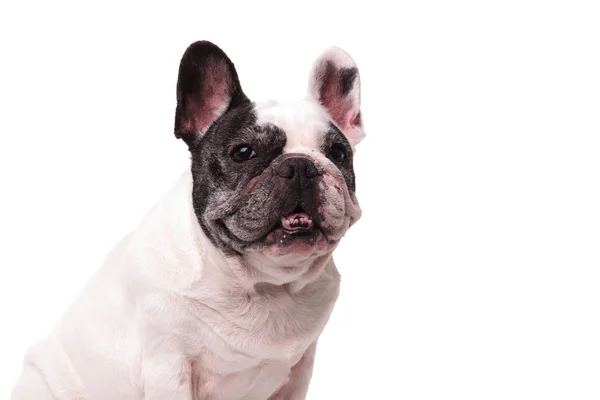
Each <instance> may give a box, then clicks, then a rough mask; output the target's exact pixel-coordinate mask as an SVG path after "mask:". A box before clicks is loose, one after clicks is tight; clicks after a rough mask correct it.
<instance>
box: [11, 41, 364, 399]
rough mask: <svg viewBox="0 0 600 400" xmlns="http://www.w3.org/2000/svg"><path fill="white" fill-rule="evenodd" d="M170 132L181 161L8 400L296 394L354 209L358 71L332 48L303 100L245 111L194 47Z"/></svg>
mask: <svg viewBox="0 0 600 400" xmlns="http://www.w3.org/2000/svg"><path fill="white" fill-rule="evenodd" d="M175 136H176V137H177V138H179V139H182V140H183V141H184V142H185V143H186V145H187V147H188V149H189V152H190V154H191V167H190V168H189V170H188V171H186V172H184V173H183V175H182V176H181V177H180V178H179V180H178V181H177V182H176V183H175V185H174V186H173V187H172V188H171V189H170V191H169V192H168V193H167V194H166V196H165V197H164V198H163V199H162V200H160V201H159V202H158V203H157V204H156V205H155V206H154V207H153V208H152V209H151V210H150V211H149V212H148V213H147V214H146V215H145V216H144V217H143V219H142V220H141V222H140V224H139V226H138V227H137V228H136V229H135V230H134V231H133V232H132V233H130V234H129V235H127V236H126V237H125V238H123V239H122V240H121V241H120V242H119V243H118V244H117V246H116V247H115V248H114V249H113V250H112V251H111V252H110V253H109V254H108V256H107V257H106V259H105V260H104V262H103V265H102V267H101V268H100V269H99V270H98V272H97V273H96V274H95V275H94V276H93V277H92V278H91V279H90V281H89V282H88V284H87V285H86V286H85V288H84V290H83V291H82V292H81V293H80V295H79V296H78V298H77V299H76V300H75V302H74V303H73V304H72V305H71V306H70V307H69V309H68V310H67V311H66V313H65V314H64V315H63V317H62V318H61V320H60V321H59V323H58V324H57V325H56V327H55V328H54V330H53V332H52V333H51V335H50V336H49V337H47V338H46V339H44V340H43V341H41V342H39V343H37V344H35V345H34V346H32V347H31V348H30V349H29V351H28V353H27V355H26V357H25V361H24V365H23V371H22V374H21V377H20V378H19V381H18V382H17V384H16V386H15V387H14V389H13V392H12V399H13V400H51V399H52V400H54V399H60V400H108V399H110V400H121V399H122V400H132V399H140V400H141V399H145V400H192V399H194V400H209V399H210V400H241V399H246V400H265V399H268V400H284V399H285V400H299V399H305V397H306V394H307V391H308V386H309V382H310V379H311V375H312V369H313V364H314V360H315V351H316V346H317V341H318V338H319V335H320V334H321V332H322V331H323V328H324V327H325V324H326V323H327V321H328V319H329V316H330V313H331V311H332V309H333V307H334V304H335V302H336V299H337V297H338V293H339V285H340V275H339V273H338V271H337V269H336V266H335V264H334V261H333V258H332V252H333V251H334V249H335V248H336V246H337V245H338V243H339V242H340V239H341V238H342V237H343V236H344V234H345V233H346V231H347V230H348V228H349V227H350V226H352V225H353V224H354V223H355V222H356V221H357V220H358V219H359V218H360V216H361V209H360V206H359V204H358V201H357V198H356V195H355V175H354V170H353V154H354V151H355V146H356V145H357V144H358V143H359V142H360V141H361V139H363V137H364V136H365V133H364V129H363V123H362V116H361V112H360V76H359V72H358V69H357V67H356V64H355V62H354V61H353V59H352V58H351V57H350V56H349V55H348V54H347V53H346V52H344V51H343V50H341V49H339V48H331V49H329V50H327V51H325V52H324V53H323V54H322V55H321V56H320V57H319V58H318V59H317V60H316V61H315V63H314V65H313V68H312V72H311V75H310V77H309V94H308V96H307V97H306V98H305V99H303V100H298V101H288V102H276V101H269V102H264V103H254V102H252V101H250V100H249V99H248V97H246V95H245V94H244V92H243V91H242V87H241V85H240V82H239V78H238V75H237V72H236V69H235V67H234V64H233V63H232V61H231V60H230V59H229V57H228V56H227V55H226V54H225V53H224V52H223V50H221V49H220V48H219V47H217V46H216V45H214V44H213V43H211V42H208V41H199V42H195V43H193V44H191V45H190V46H189V47H188V48H187V50H186V51H185V53H184V54H183V57H182V59H181V63H180V66H179V75H178V80H177V106H176V110H175Z"/></svg>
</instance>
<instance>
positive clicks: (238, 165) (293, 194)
mask: <svg viewBox="0 0 600 400" xmlns="http://www.w3.org/2000/svg"><path fill="white" fill-rule="evenodd" d="M309 86H310V95H309V97H308V98H307V99H305V100H302V101H298V102H287V103H278V102H267V103H262V104H256V103H253V102H251V101H250V100H249V99H248V98H247V97H246V95H245V94H244V93H243V92H242V89H241V86H240V83H239V80H238V77H237V73H236V71H235V68H234V66H233V64H232V62H231V61H230V60H229V58H228V57H227V56H226V55H225V53H223V51H222V50H221V49H219V48H218V47H217V46H215V45H214V44H212V43H209V42H196V43H194V44H192V45H191V46H190V47H189V48H188V49H187V50H186V52H185V54H184V55H183V58H182V60H181V65H180V69H179V79H178V83H177V110H176V119H175V135H176V136H177V137H179V138H182V139H183V140H185V142H186V143H187V144H188V147H189V150H190V153H191V156H192V175H193V181H194V186H193V203H194V209H195V212H196V215H197V218H198V221H199V222H200V225H201V227H202V229H203V230H204V232H205V233H206V234H207V236H208V237H209V238H210V239H211V241H212V242H213V243H214V244H215V245H216V246H217V247H219V248H220V249H221V250H223V251H224V252H225V253H226V254H229V255H242V256H244V255H248V256H250V255H253V256H263V257H267V258H268V259H270V260H274V261H275V262H276V263H277V260H279V261H282V264H285V265H289V264H290V263H291V264H293V263H294V262H295V260H296V261H298V262H299V261H301V260H304V259H308V258H315V257H319V256H323V255H325V254H328V253H330V252H331V251H332V250H333V249H334V248H335V246H336V245H337V243H338V242H339V240H340V238H341V237H342V236H343V235H344V233H345V232H346V230H347V229H348V228H349V227H350V226H351V225H352V224H353V223H354V222H355V221H356V220H357V219H358V218H359V217H360V207H359V205H358V202H357V200H356V197H355V177H354V170H353V160H352V158H353V151H354V146H355V145H356V144H357V143H358V142H359V141H360V140H361V139H362V137H363V136H364V133H363V130H362V123H361V116H360V106H359V103H360V78H359V74H358V70H357V68H356V66H355V64H354V62H353V61H352V59H351V58H350V57H349V56H348V55H347V54H346V53H344V52H343V51H341V50H339V49H332V50H329V51H328V52H326V53H325V54H323V55H322V56H321V57H320V58H319V59H318V60H317V62H316V63H315V65H314V68H313V72H312V76H311V77H310V85H309Z"/></svg>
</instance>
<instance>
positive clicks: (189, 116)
mask: <svg viewBox="0 0 600 400" xmlns="http://www.w3.org/2000/svg"><path fill="white" fill-rule="evenodd" d="M249 101H250V100H248V98H247V97H246V95H245V94H244V92H243V91H242V87H241V85H240V81H239V79H238V75H237V71H236V70H235V67H234V65H233V63H232V62H231V60H230V59H229V57H227V55H226V54H225V52H224V51H223V50H221V49H220V48H219V47H217V46H216V45H214V44H213V43H211V42H208V41H199V42H195V43H192V44H191V45H190V46H189V47H188V48H187V50H186V51H185V53H184V54H183V57H182V58H181V63H180V64H179V77H178V79H177V108H176V110H175V136H176V137H177V138H181V139H183V140H184V141H185V142H186V143H187V144H188V146H190V145H191V144H192V143H194V142H195V140H196V139H197V138H199V137H201V136H202V135H204V134H205V133H206V131H207V130H208V128H209V127H210V126H211V125H212V124H213V123H214V122H215V121H216V120H217V119H218V118H219V117H221V116H222V115H223V114H225V112H226V111H227V110H229V109H231V108H234V107H237V106H239V105H241V104H244V103H246V102H249Z"/></svg>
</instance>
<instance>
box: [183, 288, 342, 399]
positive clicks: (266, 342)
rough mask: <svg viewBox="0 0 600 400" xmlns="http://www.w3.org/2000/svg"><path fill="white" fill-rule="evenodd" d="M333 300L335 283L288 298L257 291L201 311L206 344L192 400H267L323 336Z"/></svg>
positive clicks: (196, 371) (196, 366) (271, 290)
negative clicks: (226, 304) (216, 307)
mask: <svg viewBox="0 0 600 400" xmlns="http://www.w3.org/2000/svg"><path fill="white" fill-rule="evenodd" d="M336 298H337V282H335V281H332V282H329V283H327V284H325V285H323V284H322V283H321V284H317V285H315V286H313V287H308V288H307V289H306V291H305V292H304V293H298V294H293V295H292V294H290V293H289V292H287V291H286V290H285V289H284V288H273V287H265V288H259V289H258V293H257V294H256V296H243V297H239V296H232V297H230V298H229V302H228V304H229V305H230V306H229V307H225V308H221V309H220V310H219V311H216V310H215V305H214V304H213V305H207V306H206V307H200V310H201V313H202V319H203V321H204V323H205V324H206V326H205V327H204V328H203V332H204V335H203V336H204V338H203V343H202V350H201V351H200V354H198V356H197V357H196V358H195V359H194V360H193V362H192V366H193V371H192V374H193V377H192V379H193V386H194V393H196V396H197V397H196V400H229V399H232V400H234V399H248V400H252V399H256V400H265V399H266V398H268V397H269V396H270V395H271V394H272V393H273V392H274V391H275V390H276V389H277V388H278V387H279V386H281V385H282V384H283V383H284V382H285V380H286V378H287V376H288V375H289V373H290V370H291V368H292V367H293V366H294V365H295V364H296V363H297V362H298V361H299V360H300V359H301V357H302V355H303V354H304V352H305V351H306V350H307V348H308V347H309V346H310V345H311V344H312V343H314V342H315V341H316V340H317V338H318V336H319V335H320V334H321V332H322V330H323V328H324V326H325V324H326V322H327V320H328V318H329V315H330V313H331V310H332V308H333V305H334V302H335V300H336Z"/></svg>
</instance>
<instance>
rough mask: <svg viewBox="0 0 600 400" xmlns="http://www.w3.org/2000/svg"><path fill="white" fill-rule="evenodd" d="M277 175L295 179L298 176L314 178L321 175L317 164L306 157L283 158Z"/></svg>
mask: <svg viewBox="0 0 600 400" xmlns="http://www.w3.org/2000/svg"><path fill="white" fill-rule="evenodd" d="M277 175H279V176H280V177H282V178H287V179H293V178H294V177H296V176H297V175H298V177H306V178H314V177H315V176H317V175H319V171H318V170H317V167H316V166H315V164H314V163H313V162H312V161H311V160H309V159H308V158H305V157H291V158H288V159H285V160H283V162H282V163H281V164H279V167H277Z"/></svg>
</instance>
